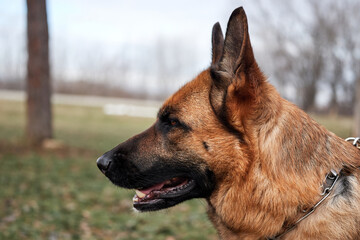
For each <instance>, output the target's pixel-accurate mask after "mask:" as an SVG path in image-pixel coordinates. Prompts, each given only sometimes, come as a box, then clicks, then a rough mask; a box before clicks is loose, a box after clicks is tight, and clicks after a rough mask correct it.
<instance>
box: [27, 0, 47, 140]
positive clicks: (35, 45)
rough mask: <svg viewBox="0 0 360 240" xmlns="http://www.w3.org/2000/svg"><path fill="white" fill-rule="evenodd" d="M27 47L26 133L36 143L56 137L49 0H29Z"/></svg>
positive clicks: (28, 138)
mask: <svg viewBox="0 0 360 240" xmlns="http://www.w3.org/2000/svg"><path fill="white" fill-rule="evenodd" d="M27 50H28V62H27V79H26V84H27V86H26V90H27V122H26V135H27V136H26V137H27V140H28V142H29V143H30V144H31V145H35V146H36V145H40V144H41V143H42V141H43V140H44V139H46V138H51V137H52V114H51V103H50V97H51V85H50V67H49V33H48V25H47V15H46V0H27Z"/></svg>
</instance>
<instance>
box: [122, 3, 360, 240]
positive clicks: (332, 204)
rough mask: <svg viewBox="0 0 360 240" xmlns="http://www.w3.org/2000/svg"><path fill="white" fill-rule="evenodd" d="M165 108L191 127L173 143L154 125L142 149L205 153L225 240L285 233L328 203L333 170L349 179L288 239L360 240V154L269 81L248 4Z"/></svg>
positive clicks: (173, 134)
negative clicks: (306, 212) (254, 44)
mask: <svg viewBox="0 0 360 240" xmlns="http://www.w3.org/2000/svg"><path fill="white" fill-rule="evenodd" d="M219 54H221V56H219ZM165 109H172V112H171V114H172V115H173V116H175V117H176V118H178V119H179V120H180V121H181V122H184V123H186V124H187V125H188V126H190V128H191V130H190V131H188V132H186V133H184V131H182V130H179V129H174V130H172V131H170V132H169V133H167V134H166V138H167V140H166V141H167V142H171V143H172V144H171V147H168V146H164V145H166V144H164V142H165V140H164V137H162V135H160V134H158V133H157V128H156V125H154V126H153V127H151V128H150V129H149V130H147V131H146V132H145V133H143V134H141V135H139V136H136V137H135V139H138V138H139V139H140V140H136V141H140V142H141V143H142V144H140V143H139V144H138V143H137V144H138V145H141V149H140V147H138V148H136V149H135V150H134V151H136V152H139V151H141V152H142V153H143V154H153V155H154V154H155V155H156V154H157V155H161V156H162V157H163V158H164V157H165V156H168V159H171V158H172V157H174V156H175V155H176V154H183V155H181V156H184V157H178V158H179V159H180V160H179V161H184V162H186V161H189V159H187V158H186V157H185V156H188V155H191V156H196V157H194V159H195V160H194V159H190V162H192V163H191V164H193V163H194V164H197V165H201V168H205V167H206V166H208V167H209V169H210V170H211V171H212V172H213V173H214V176H215V183H216V184H215V188H214V190H213V191H212V192H211V194H210V195H209V196H208V197H207V198H206V199H207V202H208V205H209V208H208V214H209V217H210V219H211V221H212V222H213V224H214V226H215V227H216V229H217V230H218V232H219V236H220V238H221V239H226V240H231V239H265V237H271V236H274V235H276V234H279V233H281V232H282V231H283V230H284V229H285V228H286V226H287V225H290V224H292V223H294V222H295V221H296V220H297V219H299V218H300V217H301V216H303V213H302V211H301V209H306V208H309V207H312V206H313V205H314V204H315V203H316V202H318V201H319V200H320V198H321V196H320V193H321V185H322V183H323V181H324V179H325V176H326V174H327V173H328V172H329V171H330V169H335V170H337V171H339V170H340V169H342V168H344V167H345V168H346V169H347V173H348V174H347V175H345V176H342V177H341V178H340V179H339V181H338V183H337V184H336V186H335V188H334V190H333V192H332V194H331V195H330V196H329V198H327V199H326V200H325V202H323V203H322V205H320V207H319V208H318V209H317V210H316V211H315V212H314V213H313V214H312V215H310V216H309V217H308V218H307V219H306V220H304V221H303V222H301V223H300V224H299V225H298V226H297V227H296V228H295V229H294V230H292V231H291V232H289V233H287V234H286V235H285V236H284V237H283V238H282V239H339V240H340V239H360V230H359V229H360V225H359V223H360V182H359V177H360V176H359V171H358V170H356V167H357V166H359V165H360V151H359V150H358V149H356V148H355V147H353V146H351V144H349V143H347V142H345V141H344V140H343V139H340V138H339V137H337V136H335V135H334V134H333V133H331V132H329V131H327V130H326V129H325V128H324V127H322V126H320V125H319V124H317V123H316V122H315V121H314V120H312V119H311V118H310V117H309V116H308V115H307V114H306V113H305V112H303V111H302V110H300V109H299V108H298V107H296V106H295V105H293V104H291V103H289V102H288V101H286V100H284V99H283V98H281V97H280V95H279V94H278V93H277V91H276V90H275V89H274V87H273V86H271V85H270V84H269V83H268V82H267V80H266V78H265V77H264V75H263V74H262V73H261V71H260V69H259V67H258V65H257V63H256V61H255V58H254V56H253V52H252V48H251V44H250V40H249V35H248V31H247V20H246V15H245V13H244V11H243V10H242V8H239V9H236V10H235V11H234V13H233V14H232V16H231V17H230V20H229V24H228V28H227V33H226V37H225V42H224V43H223V38H222V34H221V29H220V26H219V25H218V24H217V25H215V26H214V30H213V61H212V66H211V67H210V68H209V69H207V70H205V71H203V72H202V73H200V74H199V75H198V76H197V77H196V78H195V79H194V80H192V81H191V82H189V83H188V84H186V85H185V86H184V87H182V88H181V89H180V90H179V91H178V92H176V93H175V94H174V95H173V96H171V97H170V98H169V99H168V100H167V101H166V102H165V103H164V105H163V107H162V108H161V110H160V114H161V112H162V111H165ZM158 121H159V120H158ZM130 141H131V144H132V146H134V145H135V143H134V139H132V140H130ZM129 144H130V143H129ZM155 145H156V146H157V147H155ZM185 152H186V154H185ZM197 159H200V160H199V161H198V160H197ZM169 161H170V160H169ZM144 164H149V165H151V164H152V163H144ZM189 164H190V163H189Z"/></svg>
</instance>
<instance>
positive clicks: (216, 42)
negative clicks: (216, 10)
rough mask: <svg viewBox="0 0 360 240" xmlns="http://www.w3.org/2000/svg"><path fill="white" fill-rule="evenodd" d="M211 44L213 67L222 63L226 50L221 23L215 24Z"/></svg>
mask: <svg viewBox="0 0 360 240" xmlns="http://www.w3.org/2000/svg"><path fill="white" fill-rule="evenodd" d="M211 44H212V61H211V65H216V64H218V63H219V62H220V59H221V56H222V54H223V50H224V36H223V33H222V30H221V26H220V23H219V22H217V23H215V24H214V26H213V29H212V37H211Z"/></svg>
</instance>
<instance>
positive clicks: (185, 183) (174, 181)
mask: <svg viewBox="0 0 360 240" xmlns="http://www.w3.org/2000/svg"><path fill="white" fill-rule="evenodd" d="M195 185H196V184H195V181H194V180H192V179H187V178H183V177H174V178H171V179H168V180H166V181H163V182H161V183H158V184H155V185H153V186H151V187H149V188H146V189H137V190H135V192H136V194H135V196H134V198H133V204H134V208H135V209H137V210H139V211H152V210H157V209H161V208H165V207H168V205H169V204H171V203H172V202H173V203H174V204H171V205H175V204H176V203H177V202H179V201H183V200H181V199H183V198H184V196H186V195H187V194H188V193H190V192H191V191H192V190H193V189H194V187H195Z"/></svg>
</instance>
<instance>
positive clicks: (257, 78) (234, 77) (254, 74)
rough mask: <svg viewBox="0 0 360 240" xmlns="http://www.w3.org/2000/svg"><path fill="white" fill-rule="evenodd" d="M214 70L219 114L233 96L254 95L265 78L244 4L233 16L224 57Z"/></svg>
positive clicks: (214, 95)
mask: <svg viewBox="0 0 360 240" xmlns="http://www.w3.org/2000/svg"><path fill="white" fill-rule="evenodd" d="M213 49H214V47H213ZM213 51H214V50H213ZM216 59H217V58H216ZM213 61H214V57H213ZM210 73H211V76H212V79H213V86H212V89H211V93H210V100H211V104H212V106H213V108H214V111H215V113H217V114H223V113H224V111H225V109H224V108H225V104H226V102H227V101H229V97H230V96H232V98H234V96H235V97H236V96H238V97H239V98H241V99H248V98H251V97H254V95H255V94H256V91H254V90H255V88H256V87H257V86H258V85H260V83H261V82H263V81H264V77H263V75H262V73H261V71H260V69H259V68H258V65H257V63H256V60H255V58H254V54H253V51H252V47H251V43H250V38H249V32H248V24H247V17H246V14H245V11H244V9H243V8H242V7H240V8H237V9H235V10H234V11H233V13H232V14H231V16H230V19H229V22H228V25H227V29H226V35H225V41H224V49H223V52H222V56H221V57H220V61H219V62H218V63H217V64H215V65H212V66H211V69H210ZM229 86H231V88H229ZM229 89H231V91H232V92H231V93H230V92H228V91H229ZM233 100H234V99H233Z"/></svg>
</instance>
